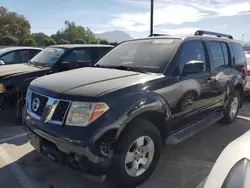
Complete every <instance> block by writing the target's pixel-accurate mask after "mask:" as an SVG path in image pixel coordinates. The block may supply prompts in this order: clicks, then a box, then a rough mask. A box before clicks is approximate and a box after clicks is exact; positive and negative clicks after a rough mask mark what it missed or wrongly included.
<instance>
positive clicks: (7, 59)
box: [0, 52, 16, 64]
mask: <svg viewBox="0 0 250 188" xmlns="http://www.w3.org/2000/svg"><path fill="white" fill-rule="evenodd" d="M0 59H1V60H3V61H4V63H5V64H14V63H15V59H16V52H10V53H7V54H6V55H3V56H2V57H1V58H0Z"/></svg>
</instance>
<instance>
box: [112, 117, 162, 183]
mask: <svg viewBox="0 0 250 188" xmlns="http://www.w3.org/2000/svg"><path fill="white" fill-rule="evenodd" d="M161 146H162V139H161V136H160V133H159V130H158V129H157V127H156V126H155V125H153V124H152V123H151V122H149V121H147V120H145V119H135V120H134V121H133V122H132V123H131V124H130V125H129V127H128V128H127V129H126V130H125V132H124V133H123V135H122V136H121V138H120V139H119V141H118V143H117V146H116V150H115V155H114V160H113V164H112V168H111V172H110V173H109V174H108V178H109V179H111V180H112V181H114V182H115V183H116V184H119V185H120V186H121V185H123V186H125V187H131V186H136V185H139V184H141V183H143V182H144V181H146V180H147V179H148V178H149V177H150V176H151V174H152V173H153V171H154V169H155V167H156V164H157V161H158V160H159V157H160V151H161Z"/></svg>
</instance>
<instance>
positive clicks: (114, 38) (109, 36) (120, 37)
mask: <svg viewBox="0 0 250 188" xmlns="http://www.w3.org/2000/svg"><path fill="white" fill-rule="evenodd" d="M95 35H96V37H97V38H100V39H106V40H108V41H109V42H118V43H119V42H122V41H124V40H130V39H133V37H131V36H130V35H129V34H128V33H125V32H123V31H118V30H116V31H108V32H104V33H99V34H95Z"/></svg>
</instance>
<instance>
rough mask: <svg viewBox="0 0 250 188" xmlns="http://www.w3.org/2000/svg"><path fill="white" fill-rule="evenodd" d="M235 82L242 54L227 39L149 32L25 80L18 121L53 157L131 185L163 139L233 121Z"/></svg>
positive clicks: (242, 75) (238, 89)
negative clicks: (86, 63) (93, 58)
mask: <svg viewBox="0 0 250 188" xmlns="http://www.w3.org/2000/svg"><path fill="white" fill-rule="evenodd" d="M203 35H213V37H209V36H203ZM214 36H218V37H214ZM245 83H246V57H245V53H244V51H243V49H242V46H241V45H240V44H239V43H238V42H237V41H235V40H233V37H232V36H230V35H225V34H221V33H213V32H207V31H197V32H196V33H195V36H189V37H173V36H161V35H158V36H156V37H155V36H150V37H148V38H143V39H136V40H130V41H125V42H122V43H121V44H119V45H118V46H116V47H115V48H113V49H112V50H111V51H110V52H108V53H107V54H106V55H105V56H103V57H102V58H101V59H99V60H98V61H97V62H96V63H95V64H94V65H93V66H92V67H87V68H84V69H78V70H74V71H69V72H67V73H66V72H65V73H60V74H54V75H48V76H44V77H42V78H38V79H36V80H34V81H32V83H31V84H30V86H29V89H28V92H27V103H26V110H25V111H24V114H23V115H24V124H25V127H26V129H27V131H28V132H29V138H30V142H31V144H32V145H33V146H34V148H36V150H37V151H39V152H41V153H43V154H45V155H47V156H48V157H50V158H51V159H53V160H54V161H57V162H59V163H61V164H63V165H67V166H70V167H72V168H74V169H77V170H79V171H83V172H86V173H90V174H95V175H102V174H107V177H108V178H110V179H111V180H113V181H115V182H116V183H119V184H120V185H123V186H124V187H132V186H135V185H138V184H141V183H142V182H144V181H145V180H146V179H147V178H148V177H149V176H150V175H151V174H152V172H153V171H154V169H155V167H156V164H157V161H158V160H159V157H160V153H161V148H162V145H163V143H167V144H177V143H179V142H181V141H183V140H185V139H186V138H188V137H190V136H192V135H193V134H195V133H196V132H198V131H200V130H202V129H204V128H206V127H207V126H209V125H211V124H213V123H215V122H217V121H220V122H221V123H224V124H230V123H233V122H234V121H235V119H236V117H237V114H238V110H239V109H240V108H241V107H242V105H243V93H244V88H245Z"/></svg>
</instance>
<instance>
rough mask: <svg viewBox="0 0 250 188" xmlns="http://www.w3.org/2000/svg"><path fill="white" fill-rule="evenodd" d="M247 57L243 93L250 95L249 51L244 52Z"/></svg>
mask: <svg viewBox="0 0 250 188" xmlns="http://www.w3.org/2000/svg"><path fill="white" fill-rule="evenodd" d="M246 59H247V84H246V87H245V95H246V96H250V53H246Z"/></svg>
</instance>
